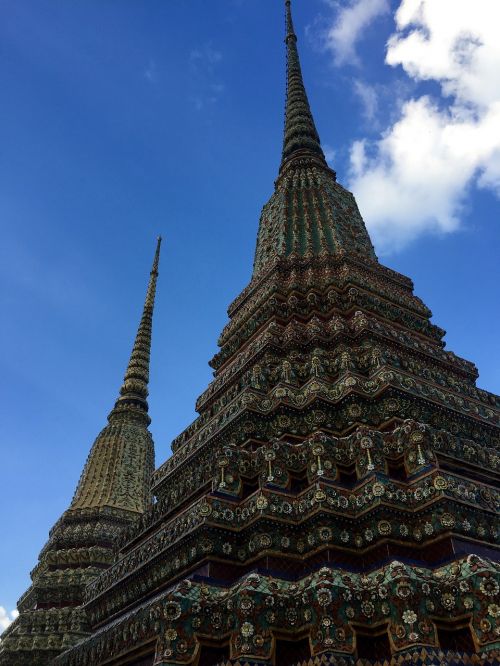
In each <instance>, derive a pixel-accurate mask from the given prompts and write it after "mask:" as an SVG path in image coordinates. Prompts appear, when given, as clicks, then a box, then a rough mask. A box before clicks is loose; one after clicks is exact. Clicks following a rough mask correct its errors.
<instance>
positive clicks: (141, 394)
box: [109, 236, 162, 423]
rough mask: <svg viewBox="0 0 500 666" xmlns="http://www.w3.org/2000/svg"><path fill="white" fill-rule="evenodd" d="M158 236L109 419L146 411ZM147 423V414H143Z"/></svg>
mask: <svg viewBox="0 0 500 666" xmlns="http://www.w3.org/2000/svg"><path fill="white" fill-rule="evenodd" d="M161 240H162V239H161V236H159V237H158V240H157V244H156V252H155V256H154V260H153V266H152V268H151V273H150V278H149V284H148V289H147V292H146V300H145V302H144V310H143V312H142V318H141V322H140V324H139V329H138V331H137V335H136V338H135V342H134V346H133V349H132V354H131V355H130V361H129V364H128V367H127V371H126V372H125V378H124V380H123V384H122V387H121V388H120V396H119V398H118V400H117V401H116V403H115V406H114V408H113V410H112V412H111V414H110V415H109V418H110V419H113V418H115V417H117V416H118V415H119V414H121V413H123V411H134V412H136V411H137V410H138V411H139V412H141V411H142V412H143V413H144V414H145V415H147V413H148V402H147V397H148V383H149V361H150V355H151V332H152V325H153V310H154V301H155V294H156V282H157V280H158V266H159V262H160V248H161ZM147 421H148V423H149V422H150V419H149V416H148V417H147Z"/></svg>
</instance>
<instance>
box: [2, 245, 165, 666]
mask: <svg viewBox="0 0 500 666" xmlns="http://www.w3.org/2000/svg"><path fill="white" fill-rule="evenodd" d="M160 245H161V238H159V239H158V243H157V247H156V252H155V257H154V260H153V266H152V269H151V275H150V279H149V284H148V289H147V293H146V300H145V303H144V309H143V313H142V317H141V322H140V325H139V328H138V331H137V335H136V338H135V342H134V346H133V349H132V354H131V356H130V361H129V364H128V367H127V370H126V373H125V379H124V381H123V385H122V387H121V389H120V395H119V397H118V400H117V401H116V403H115V406H114V408H113V409H112V411H111V413H110V414H109V416H108V424H107V425H106V427H105V428H104V429H103V430H102V431H101V432H100V434H99V435H98V437H97V439H96V440H95V442H94V445H93V446H92V449H91V451H90V454H89V457H88V459H87V462H86V464H85V468H84V470H83V473H82V476H81V478H80V481H79V483H78V487H77V489H76V492H75V495H74V497H73V500H72V502H71V505H70V507H69V509H68V510H67V511H65V512H64V514H63V515H62V516H61V518H60V519H59V520H58V521H57V523H56V524H55V525H54V527H53V528H52V530H51V531H50V535H49V540H48V541H47V543H46V544H45V546H44V547H43V549H42V551H41V553H40V556H39V561H38V564H37V565H36V567H35V568H34V569H33V571H32V572H31V579H32V584H31V586H30V588H29V589H28V590H27V591H26V592H25V594H24V595H23V596H22V597H21V599H20V600H19V601H18V609H19V613H20V614H19V617H18V618H17V620H16V621H15V622H14V623H13V624H12V625H11V626H10V627H9V628H8V629H7V630H6V631H5V633H4V635H3V636H2V641H1V642H0V664H1V666H18V665H19V666H34V665H35V664H44V665H45V664H52V663H53V661H54V658H55V657H56V656H57V655H58V654H60V653H61V652H62V651H64V650H66V649H67V648H69V647H70V646H72V645H74V644H75V643H77V642H78V641H80V640H81V639H82V638H83V637H84V636H86V635H88V633H89V631H90V627H89V623H88V619H87V614H86V611H85V609H84V608H83V606H82V603H83V600H84V590H85V586H86V585H87V584H88V583H89V582H90V581H91V580H93V579H94V578H95V577H96V576H98V575H99V573H100V572H101V571H102V570H103V569H106V568H107V567H108V566H109V565H110V564H111V563H112V562H113V561H114V558H115V552H114V543H115V540H116V538H117V536H118V534H120V533H121V532H122V531H123V530H124V529H126V528H127V527H128V526H130V525H131V524H135V523H136V522H137V520H138V518H139V517H140V516H141V515H142V514H143V513H144V512H145V511H147V510H148V509H149V508H150V507H151V499H152V496H151V491H150V479H151V474H152V473H153V470H154V444H153V439H152V437H151V434H150V432H149V431H148V425H149V423H150V421H151V419H150V418H149V416H148V403H147V396H148V381H149V358H150V350H151V329H152V323H153V308H154V299H155V292H156V282H157V279H158V264H159V259H160Z"/></svg>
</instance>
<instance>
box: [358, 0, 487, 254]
mask: <svg viewBox="0 0 500 666" xmlns="http://www.w3.org/2000/svg"><path fill="white" fill-rule="evenodd" d="M499 23H500V3H498V1H497V0H475V2H474V3H471V2H469V0H440V1H439V2H435V0H402V2H401V4H400V7H399V9H398V11H397V13H396V26H397V30H396V32H395V34H394V35H392V36H391V38H390V39H389V42H388V47H387V55H386V62H387V63H388V64H389V65H391V66H397V65H401V67H402V68H403V69H404V71H405V72H406V73H407V75H408V76H409V77H411V78H412V79H414V80H416V81H435V82H437V83H438V84H439V86H440V89H441V92H442V96H441V97H438V98H433V97H431V96H429V95H423V96H421V97H417V98H413V99H409V100H407V101H406V103H405V104H403V106H402V108H401V112H400V117H399V118H398V119H397V121H396V122H395V123H394V124H392V125H390V126H389V127H388V128H387V129H386V130H385V132H383V133H382V135H381V137H380V139H379V140H378V141H375V142H369V141H358V142H356V143H355V144H354V145H353V146H352V148H351V174H350V180H349V187H350V188H351V189H352V190H353V191H354V192H355V194H356V197H357V199H358V202H359V205H360V208H361V210H362V212H363V214H364V215H365V217H366V221H367V224H368V226H369V228H370V231H371V232H372V236H373V239H374V241H375V243H376V245H377V248H378V249H379V250H381V251H382V252H384V251H390V250H392V249H395V248H397V247H401V246H402V245H404V244H405V243H408V242H409V241H411V240H412V239H414V238H415V237H416V236H418V235H419V234H421V233H423V232H426V231H437V232H444V233H446V232H450V231H454V230H456V229H457V228H458V227H459V226H460V218H461V213H462V211H463V207H464V205H466V202H467V195H468V193H469V192H470V189H471V187H473V186H474V185H476V184H477V185H478V186H480V187H488V188H491V189H493V190H494V191H495V192H496V193H497V194H498V195H499V196H500V77H499V76H498V73H497V70H498V63H499V62H500V40H499V39H498V36H497V29H496V26H498V25H499Z"/></svg>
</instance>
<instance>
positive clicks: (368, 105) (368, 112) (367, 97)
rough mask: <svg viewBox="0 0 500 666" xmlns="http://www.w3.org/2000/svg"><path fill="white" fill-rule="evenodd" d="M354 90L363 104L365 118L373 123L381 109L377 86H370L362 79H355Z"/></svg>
mask: <svg viewBox="0 0 500 666" xmlns="http://www.w3.org/2000/svg"><path fill="white" fill-rule="evenodd" d="M353 90H354V92H355V94H356V96H357V97H358V99H359V101H360V102H361V107H362V109H363V116H364V117H365V118H366V120H368V121H370V122H373V121H374V120H375V118H376V116H377V112H378V108H379V101H378V93H377V90H376V88H375V86H373V85H370V84H369V83H366V82H365V81H362V80H361V79H355V80H354V83H353Z"/></svg>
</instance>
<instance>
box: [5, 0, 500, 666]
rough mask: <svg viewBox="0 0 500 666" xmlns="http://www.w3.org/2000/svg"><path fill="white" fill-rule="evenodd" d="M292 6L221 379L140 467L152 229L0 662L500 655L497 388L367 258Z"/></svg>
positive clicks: (218, 663)
mask: <svg viewBox="0 0 500 666" xmlns="http://www.w3.org/2000/svg"><path fill="white" fill-rule="evenodd" d="M285 9H286V49H287V59H288V68H287V105H286V119H285V133H284V147H283V155H282V163H281V166H280V171H279V175H278V179H277V181H276V187H275V192H274V194H273V196H272V197H271V200H270V201H269V202H268V203H267V204H266V206H264V209H263V212H262V217H261V221H260V228H259V235H258V239H257V248H256V254H255V262H254V270H253V276H252V279H251V282H250V284H249V285H248V286H247V287H246V288H245V289H244V291H243V292H242V293H241V294H240V295H239V296H238V298H237V299H236V300H235V301H234V302H233V303H232V304H231V306H230V307H229V310H228V314H229V322H228V324H227V325H226V326H225V328H224V330H223V331H222V333H221V336H220V338H219V341H218V343H219V347H220V349H219V351H218V353H217V354H216V355H215V356H214V358H213V359H212V360H211V362H210V365H211V366H212V368H213V370H214V379H213V381H212V382H211V383H210V385H209V386H208V387H207V389H206V390H205V391H204V392H203V393H202V395H201V396H200V397H199V398H198V400H197V403H196V409H197V411H198V416H197V418H196V419H195V421H194V422H193V423H192V424H191V425H190V426H189V427H188V428H186V430H185V431H184V432H182V433H181V434H180V435H179V436H178V437H177V438H176V439H175V440H174V442H173V444H172V451H173V455H172V456H171V457H170V458H169V459H168V460H166V461H165V462H164V463H163V464H162V465H161V466H160V467H159V468H158V469H157V470H156V471H154V472H153V470H152V455H153V444H152V440H151V436H150V434H149V432H148V431H147V426H148V424H149V417H148V416H147V401H146V399H147V381H148V369H149V349H150V342H151V323H152V310H153V299H154V292H155V287H156V276H157V267H158V252H159V246H158V251H157V255H156V257H155V263H154V265H153V270H152V273H151V281H150V285H149V289H148V296H147V298H146V305H145V309H144V316H143V319H142V322H141V326H140V329H139V333H138V336H137V340H136V345H135V347H134V351H133V353H132V358H131V361H130V365H129V368H128V370H127V374H126V378H125V382H124V385H123V388H122V390H121V395H120V398H119V399H118V401H117V403H116V406H115V408H114V410H113V411H112V412H111V415H110V417H109V425H108V426H107V427H106V428H105V430H104V431H103V432H102V433H101V435H100V436H99V437H98V439H97V441H96V443H95V445H94V447H93V449H92V451H91V454H90V457H89V460H88V462H87V465H86V468H85V470H84V473H83V475H82V478H81V481H80V484H79V487H78V489H77V492H76V494H75V498H74V500H73V503H72V505H71V507H70V509H69V510H68V511H67V512H66V513H65V514H64V515H63V517H62V518H61V520H60V521H59V522H58V523H57V524H56V526H55V527H54V528H53V530H52V532H51V535H50V538H49V542H48V544H47V546H46V547H45V548H44V549H43V550H42V553H41V555H40V561H39V564H38V565H37V567H36V568H35V569H34V571H33V572H32V579H33V585H32V587H31V588H30V589H29V590H28V592H27V593H26V594H25V595H24V596H23V598H22V599H21V601H20V606H19V607H20V611H21V614H20V617H19V618H18V620H17V621H16V622H15V623H14V624H13V625H12V626H11V627H10V628H9V629H8V630H7V632H6V634H5V635H4V638H3V641H2V643H1V647H0V664H1V665H2V666H25V665H28V664H30V665H40V666H42V665H45V664H51V663H56V664H63V665H64V666H98V665H101V664H102V665H104V664H109V665H111V664H114V665H119V664H129V665H130V666H131V665H135V666H160V665H161V666H174V665H181V664H191V665H193V666H237V665H241V666H243V664H248V665H249V666H264V665H268V666H271V664H274V665H276V664H277V665H278V666H299V664H306V665H311V666H312V665H313V664H314V665H315V666H316V665H320V664H337V665H339V666H340V665H345V666H347V665H349V666H354V664H359V666H374V665H375V664H387V665H389V664H394V665H395V664H427V665H429V666H430V665H431V664H457V665H460V664H464V665H465V664H485V665H487V664H497V663H499V661H498V654H499V653H498V650H499V648H500V587H499V586H500V581H499V575H500V569H499V564H498V561H499V559H500V558H499V555H498V554H499V536H500V535H499V520H498V515H499V505H500V495H499V491H498V480H499V467H500V398H499V397H498V396H495V395H492V394H490V393H488V392H487V391H484V390H481V389H480V388H478V387H477V386H476V380H477V377H478V373H477V370H476V368H475V366H474V365H473V364H472V363H471V362H469V361H467V360H465V359H461V358H459V357H458V356H456V355H455V354H454V353H453V352H450V351H448V350H446V349H445V343H444V341H443V338H444V334H445V332H444V331H443V330H442V329H441V328H439V327H438V326H437V325H435V324H434V323H432V322H431V316H432V313H431V312H430V311H429V309H428V308H427V307H426V306H425V304H424V303H422V301H421V300H420V299H419V298H418V297H417V296H415V295H414V293H413V284H412V282H411V280H409V279H408V278H407V277H405V276H403V275H400V274H399V273H396V272H394V271H392V270H390V269H388V268H386V267H384V266H382V265H381V264H380V263H379V262H378V260H377V257H376V255H375V253H374V250H373V246H372V244H371V241H370V238H369V236H368V233H367V231H366V228H365V225H364V222H363V219H362V217H361V215H360V213H359V210H358V208H357V205H356V202H355V200H354V197H353V195H352V194H351V193H350V192H347V191H346V190H345V189H344V188H343V187H342V186H341V185H339V184H338V183H337V181H336V175H335V173H334V171H332V170H331V169H330V168H329V167H328V166H327V164H326V160H325V158H324V155H323V152H322V149H321V145H320V141H319V137H318V133H317V130H316V127H315V125H314V120H313V117H312V113H311V110H310V107H309V103H308V100H307V95H306V91H305V88H304V83H303V79H302V73H301V69H300V61H299V56H298V50H297V38H296V35H295V32H294V28H293V23H292V17H291V7H290V2H289V1H288V0H287V1H286V2H285ZM150 477H151V486H149V478H150ZM58 655H59V656H58Z"/></svg>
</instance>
